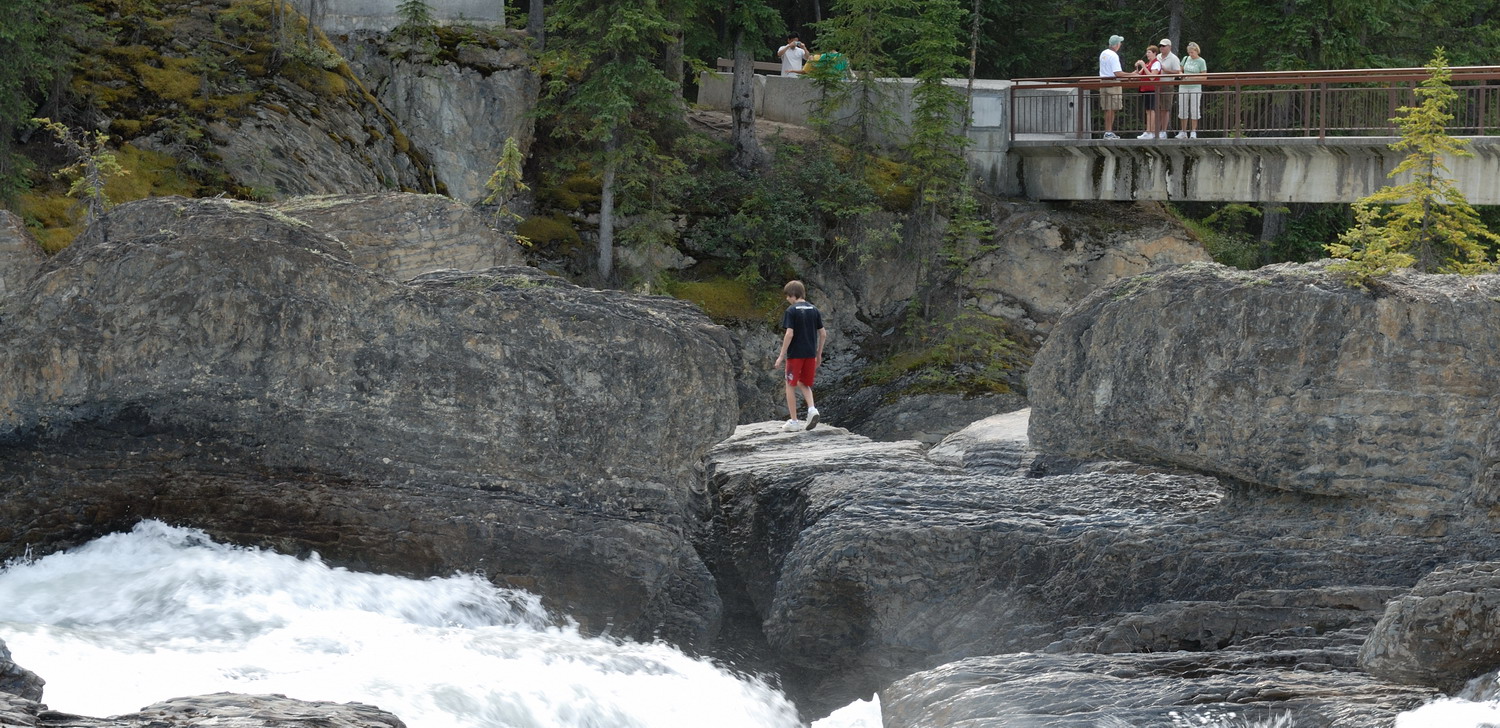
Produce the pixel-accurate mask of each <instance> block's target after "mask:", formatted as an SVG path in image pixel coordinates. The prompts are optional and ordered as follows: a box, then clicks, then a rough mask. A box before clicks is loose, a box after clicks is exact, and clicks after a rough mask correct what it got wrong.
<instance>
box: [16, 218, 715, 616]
mask: <svg viewBox="0 0 1500 728" xmlns="http://www.w3.org/2000/svg"><path fill="white" fill-rule="evenodd" d="M6 305H7V307H10V306H16V307H17V309H18V310H25V311H28V312H30V313H29V314H28V316H27V317H25V318H24V319H15V320H11V321H8V322H7V323H8V324H10V325H8V326H7V327H5V328H4V329H0V372H3V373H4V376H0V491H3V493H4V496H5V497H4V498H3V499H0V501H3V503H0V554H3V555H4V556H14V555H17V554H19V553H20V552H21V550H22V549H23V548H25V546H26V545H27V544H30V545H31V546H33V547H34V548H37V549H38V550H40V551H41V552H47V551H50V550H53V549H56V548H62V547H65V546H69V545H73V544H76V543H79V542H81V541H83V540H87V539H88V538H92V537H95V536H98V535H102V534H103V533H106V532H109V531H112V530H120V529H124V528H128V527H129V526H130V525H132V524H133V523H134V522H135V521H137V520H138V519H140V518H144V517H157V518H162V519H164V520H168V521H171V522H174V523H182V524H185V525H193V526H198V527H201V528H204V529H205V530H207V531H208V532H209V533H210V534H212V535H214V536H215V537H217V538H223V539H226V540H229V541H232V542H235V543H253V544H262V545H267V546H271V547H274V548H277V549H280V550H284V551H290V552H294V553H300V552H305V551H308V550H318V551H320V552H323V553H324V554H325V555H328V556H330V557H331V558H332V559H334V560H336V561H339V562H341V563H346V564H352V565H359V566H364V567H366V568H373V569H380V570H383V571H393V572H396V573H406V574H417V575H431V574H446V573H451V572H452V571H454V570H484V571H485V572H486V573H487V574H489V575H490V577H491V578H492V579H493V580H495V581H497V582H500V583H504V584H508V585H512V586H521V587H525V588H529V589H531V590H532V591H535V592H538V593H540V594H542V596H543V597H544V599H545V600H546V603H547V605H548V606H549V607H551V608H553V609H556V610H559V611H564V612H567V613H569V614H571V615H572V616H574V617H575V618H577V619H578V620H579V621H580V622H581V623H583V625H584V626H585V628H586V629H591V630H602V629H605V628H611V627H612V629H613V630H614V631H615V632H616V633H618V634H625V635H634V636H641V637H651V636H656V635H660V636H662V637H664V638H667V639H673V640H676V641H679V642H682V643H685V644H691V643H695V642H698V641H702V640H705V639H708V638H709V637H710V636H711V635H713V634H714V633H715V631H716V627H717V621H718V618H719V615H718V609H719V606H718V605H719V601H718V596H717V594H716V592H715V590H714V586H713V583H712V580H711V578H710V577H709V575H708V572H707V571H706V569H705V567H704V565H703V563H702V561H701V560H700V558H699V557H698V556H697V554H696V552H695V551H694V550H693V546H692V543H691V535H692V533H693V532H694V531H696V530H697V528H698V525H697V524H698V522H699V519H700V518H701V516H702V509H703V508H704V507H705V502H704V498H703V495H702V493H701V492H700V491H699V490H697V488H696V485H697V472H696V465H697V463H698V462H699V461H700V460H701V458H702V456H703V455H704V454H705V453H706V452H707V450H708V448H709V447H710V446H711V445H712V444H713V443H714V442H716V441H718V440H719V439H721V438H722V437H723V436H724V435H727V434H729V433H730V432H731V431H732V428H733V424H734V421H735V416H736V408H737V404H738V402H737V400H736V398H735V389H734V372H735V370H736V368H737V366H738V363H737V361H736V357H737V353H736V351H735V350H734V346H733V343H732V342H731V341H730V339H729V338H728V335H727V334H726V333H725V332H724V331H723V329H721V328H719V327H717V326H714V325H712V324H711V323H710V322H709V321H708V320H707V319H706V318H704V317H703V316H702V315H701V314H700V313H698V312H697V311H696V310H695V309H694V308H693V307H692V306H691V305H689V304H686V303H683V302H680V301H675V300H672V299H668V298H661V297H637V296H630V295H626V294H621V293H615V292H606V291H596V290H590V289H584V288H579V287H577V286H573V285H571V284H568V283H565V282H563V281H560V280H558V279H556V278H553V277H550V276H547V275H545V274H543V273H541V272H540V271H537V270H535V269H531V268H519V267H509V268H506V267H499V268H490V269H486V270H484V271H477V272H470V273H458V272H453V271H448V272H438V273H433V274H429V275H426V276H422V277H419V278H417V279H415V280H413V281H411V282H409V283H402V282H398V281H396V280H394V279H392V278H389V277H387V276H384V275H379V274H376V273H373V272H370V271H366V270H364V269H363V268H361V267H359V266H357V265H355V264H354V263H353V262H351V260H350V256H349V253H348V252H347V251H346V249H345V246H343V245H341V244H340V243H339V242H338V241H335V240H334V239H332V238H329V237H327V236H326V235H323V234H321V233H319V232H317V231H316V230H314V229H313V227H312V226H309V225H307V224H306V223H302V222H299V221H297V220H294V219H292V218H290V217H287V216H286V215H284V214H281V213H278V212H276V211H275V210H273V209H270V208H265V207H262V206H258V205H253V204H249V203H241V202H233V201H228V200H192V201H190V200H183V199H175V198H162V199H156V200H149V201H142V202H136V203H130V204H126V205H122V206H120V207H118V208H116V209H115V210H113V211H111V212H110V213H109V214H107V215H106V216H105V217H104V218H103V219H102V220H101V221H100V222H99V223H98V224H96V225H95V226H93V227H92V228H90V230H89V231H87V232H86V233H85V234H84V235H82V236H81V237H80V238H79V240H78V241H77V242H75V243H74V244H73V245H72V246H71V247H69V248H68V249H67V250H66V251H64V252H63V253H62V254H59V255H58V256H56V257H54V258H53V259H52V261H51V262H50V263H49V265H48V266H47V268H46V269H45V270H44V271H43V273H42V274H41V275H40V276H39V277H38V278H36V279H35V280H34V281H33V282H32V284H31V285H29V286H28V287H27V288H25V289H23V290H22V291H20V292H19V293H18V294H17V295H13V296H11V297H9V298H8V299H7V303H6ZM642 442H649V443H650V447H641V446H640V443H642Z"/></svg>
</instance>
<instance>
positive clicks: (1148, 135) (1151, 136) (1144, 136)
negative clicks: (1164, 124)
mask: <svg viewBox="0 0 1500 728" xmlns="http://www.w3.org/2000/svg"><path fill="white" fill-rule="evenodd" d="M1155 138H1156V135H1155V134H1153V133H1151V132H1149V131H1148V132H1146V133H1145V134H1142V135H1140V136H1138V137H1136V139H1155Z"/></svg>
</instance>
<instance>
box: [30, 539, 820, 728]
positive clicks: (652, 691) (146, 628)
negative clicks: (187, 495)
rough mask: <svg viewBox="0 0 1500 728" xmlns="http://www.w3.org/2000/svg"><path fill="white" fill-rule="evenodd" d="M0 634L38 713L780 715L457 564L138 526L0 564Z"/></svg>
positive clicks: (767, 704) (506, 718) (698, 668)
mask: <svg viewBox="0 0 1500 728" xmlns="http://www.w3.org/2000/svg"><path fill="white" fill-rule="evenodd" d="M0 639H3V640H4V641H5V642H6V643H7V645H8V646H9V647H10V649H11V652H12V655H13V657H14V658H15V660H16V662H17V663H19V664H21V665H22V666H24V667H26V668H28V669H30V670H32V671H33V672H36V673H38V674H39V675H41V676H42V677H44V678H45V679H46V680H47V686H46V695H45V701H46V702H47V704H48V705H50V706H51V707H52V708H53V709H56V710H63V711H67V712H72V713H79V714H84V715H95V716H105V715H116V714H121V713H128V712H134V711H136V710H138V709H140V708H141V707H143V706H145V705H147V704H149V703H152V702H156V701H159V700H164V699H167V698H172V697H179V696H187V695H199V694H204V693H211V692H218V691H231V692H239V693H281V694H284V695H287V696H289V697H293V698H301V699H306V700H332V701H338V702H350V701H358V702H363V703H368V704H371V705H377V706H380V707H381V708H384V709H385V710H388V711H390V712H392V713H395V714H396V715H397V716H399V717H401V718H402V719H403V720H405V721H406V723H407V724H408V725H410V726H412V728H445V727H447V726H466V727H479V726H483V727H495V726H505V727H507V728H526V727H530V726H536V727H538V728H541V727H542V726H546V727H548V728H569V727H573V726H578V727H580V728H581V727H583V726H588V727H589V728H677V727H679V726H680V727H681V728H701V727H702V726H724V727H725V728H741V727H743V728H794V727H795V726H799V725H800V723H799V722H798V720H797V717H796V711H795V709H794V708H793V707H792V706H791V704H790V703H789V702H788V701H787V700H786V698H785V697H783V696H782V695H781V694H780V693H778V692H776V691H775V690H772V689H771V688H769V687H767V686H765V685H764V684H762V683H760V682H758V681H756V680H752V679H747V678H744V677H742V676H735V675H732V674H730V673H728V672H725V671H723V670H721V669H718V668H717V667H715V666H714V665H713V664H711V663H709V662H708V661H705V660H699V659H694V658H691V657H688V656H686V655H684V654H682V653H681V652H678V651H677V650H675V649H673V648H671V647H669V646H666V645H662V644H636V643H630V642H621V641H615V640H607V639H593V638H586V637H583V636H581V635H580V634H579V633H578V632H577V630H575V629H571V628H559V627H556V626H553V625H551V623H550V622H549V621H548V620H547V618H546V616H545V615H544V614H543V612H542V610H541V608H540V607H539V605H538V602H537V599H536V598H535V597H533V596H531V595H528V594H525V593H522V592H510V591H505V590H500V589H496V588H495V587H493V586H492V585H490V584H489V583H488V582H486V581H485V580H483V579H481V578H478V577H473V576H454V577H451V578H446V579H430V580H426V581H417V580H412V579H403V578H398V577H392V576H380V575H374V574H361V573H355V572H350V571H347V570H344V569H335V568H330V567H328V566H327V565H326V564H324V563H322V562H320V561H318V560H317V559H305V560H299V559H295V558H292V557H288V556H282V555H278V554H273V553H269V552H265V551H259V550H254V549H242V548H234V547H229V546H224V545H221V544H215V543H213V542H211V541H209V540H208V539H207V538H206V537H204V535H203V534H202V533H201V532H198V531H193V530H189V529H182V528H173V527H170V526H166V525H164V524H162V523H159V522H152V521H147V522H143V523H141V524H140V525H139V526H137V527H136V528H135V530H134V531H132V532H130V533H128V534H115V535H112V536H108V537H105V538H102V539H99V540H97V541H93V542H91V543H89V544H87V545H85V546H83V547H80V548H78V549H75V550H73V551H70V552H67V553H62V554H54V555H51V556H48V557H46V558H42V559H39V560H36V561H34V562H28V563H18V564H13V565H11V566H9V567H7V568H6V569H5V570H4V571H3V572H0Z"/></svg>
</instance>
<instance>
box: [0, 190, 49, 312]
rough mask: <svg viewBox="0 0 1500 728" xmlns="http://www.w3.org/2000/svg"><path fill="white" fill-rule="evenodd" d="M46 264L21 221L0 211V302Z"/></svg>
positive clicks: (8, 212)
mask: <svg viewBox="0 0 1500 728" xmlns="http://www.w3.org/2000/svg"><path fill="white" fill-rule="evenodd" d="M46 260H47V255H46V253H43V252H42V247H41V246H40V245H37V243H36V239H35V238H33V237H31V233H30V232H27V230H26V225H25V224H24V223H22V222H21V218H19V217H16V215H15V213H12V212H11V211H9V210H0V299H4V298H5V295H6V293H8V292H11V291H15V290H16V289H19V288H20V287H22V286H24V285H26V283H27V282H29V281H30V280H31V278H32V276H34V275H36V273H37V271H39V270H41V267H42V263H43V262H45V261H46Z"/></svg>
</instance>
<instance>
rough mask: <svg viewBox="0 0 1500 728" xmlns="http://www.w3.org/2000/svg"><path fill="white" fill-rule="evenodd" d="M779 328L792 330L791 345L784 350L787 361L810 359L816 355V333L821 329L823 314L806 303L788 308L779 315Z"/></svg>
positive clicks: (802, 302)
mask: <svg viewBox="0 0 1500 728" xmlns="http://www.w3.org/2000/svg"><path fill="white" fill-rule="evenodd" d="M781 328H784V329H791V330H792V345H791V346H788V347H787V349H786V358H788V359H811V358H813V357H815V356H817V355H818V331H819V330H821V329H822V328H823V314H821V313H819V312H818V307H817V306H814V305H812V304H811V303H808V302H807V301H798V302H796V303H794V304H792V305H791V306H788V307H787V309H786V313H784V314H782V315H781Z"/></svg>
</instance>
